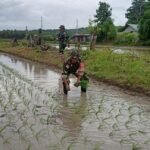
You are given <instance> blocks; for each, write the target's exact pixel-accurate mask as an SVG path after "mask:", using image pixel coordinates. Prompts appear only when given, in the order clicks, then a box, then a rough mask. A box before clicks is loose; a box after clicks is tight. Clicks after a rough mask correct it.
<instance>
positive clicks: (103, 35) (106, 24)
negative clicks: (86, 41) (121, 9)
mask: <svg viewBox="0 0 150 150" xmlns="http://www.w3.org/2000/svg"><path fill="white" fill-rule="evenodd" d="M111 11H112V8H111V7H110V5H109V4H107V3H105V2H99V7H98V9H97V10H96V15H95V18H96V19H95V22H96V23H97V28H98V29H99V30H98V33H97V41H98V42H101V41H108V40H113V39H114V38H115V36H116V28H115V26H114V24H113V21H112V19H111V14H112V13H111Z"/></svg>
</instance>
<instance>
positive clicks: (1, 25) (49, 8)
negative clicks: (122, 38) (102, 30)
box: [0, 0, 132, 30]
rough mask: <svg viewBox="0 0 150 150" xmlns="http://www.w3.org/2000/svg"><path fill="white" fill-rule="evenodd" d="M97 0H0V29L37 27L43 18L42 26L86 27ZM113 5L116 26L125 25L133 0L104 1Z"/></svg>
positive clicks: (55, 27)
mask: <svg viewBox="0 0 150 150" xmlns="http://www.w3.org/2000/svg"><path fill="white" fill-rule="evenodd" d="M99 1H100V0H0V30H3V29H25V26H28V29H38V28H40V26H41V23H40V20H41V16H42V17H43V28H44V29H57V28H58V27H59V25H60V24H64V25H65V26H66V28H75V27H76V20H77V19H78V22H79V23H78V24H79V25H78V26H79V27H86V26H88V20H89V18H91V19H93V16H94V15H95V14H96V9H97V8H98V4H99ZM103 1H105V2H107V3H109V4H110V6H111V7H112V9H113V10H112V18H113V19H114V23H115V24H116V25H124V24H125V22H126V18H125V13H126V10H127V8H129V7H130V6H131V2H132V0H103Z"/></svg>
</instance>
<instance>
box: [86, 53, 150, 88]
mask: <svg viewBox="0 0 150 150" xmlns="http://www.w3.org/2000/svg"><path fill="white" fill-rule="evenodd" d="M84 53H85V52H84ZM85 55H86V60H85V62H86V66H87V72H88V74H90V75H93V76H94V77H96V78H99V79H102V80H108V81H110V82H111V81H112V82H113V81H115V82H116V83H118V84H120V85H125V86H127V87H133V88H144V89H145V90H150V64H149V61H150V55H149V56H141V57H135V56H132V55H130V54H114V53H112V52H111V51H109V50H104V51H95V52H91V51H90V52H86V54H85Z"/></svg>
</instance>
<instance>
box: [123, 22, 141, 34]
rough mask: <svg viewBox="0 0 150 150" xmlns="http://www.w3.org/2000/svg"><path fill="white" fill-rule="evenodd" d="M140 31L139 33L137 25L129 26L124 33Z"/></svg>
mask: <svg viewBox="0 0 150 150" xmlns="http://www.w3.org/2000/svg"><path fill="white" fill-rule="evenodd" d="M138 31H139V27H138V25H137V24H127V25H126V26H125V30H124V31H123V32H129V33H132V32H138Z"/></svg>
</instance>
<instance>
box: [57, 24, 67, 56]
mask: <svg viewBox="0 0 150 150" xmlns="http://www.w3.org/2000/svg"><path fill="white" fill-rule="evenodd" d="M59 29H60V31H59V34H58V35H57V39H58V41H59V53H60V54H63V53H64V49H65V48H66V46H67V44H68V47H69V36H68V34H67V33H66V31H65V26H64V25H61V26H60V27H59Z"/></svg>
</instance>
